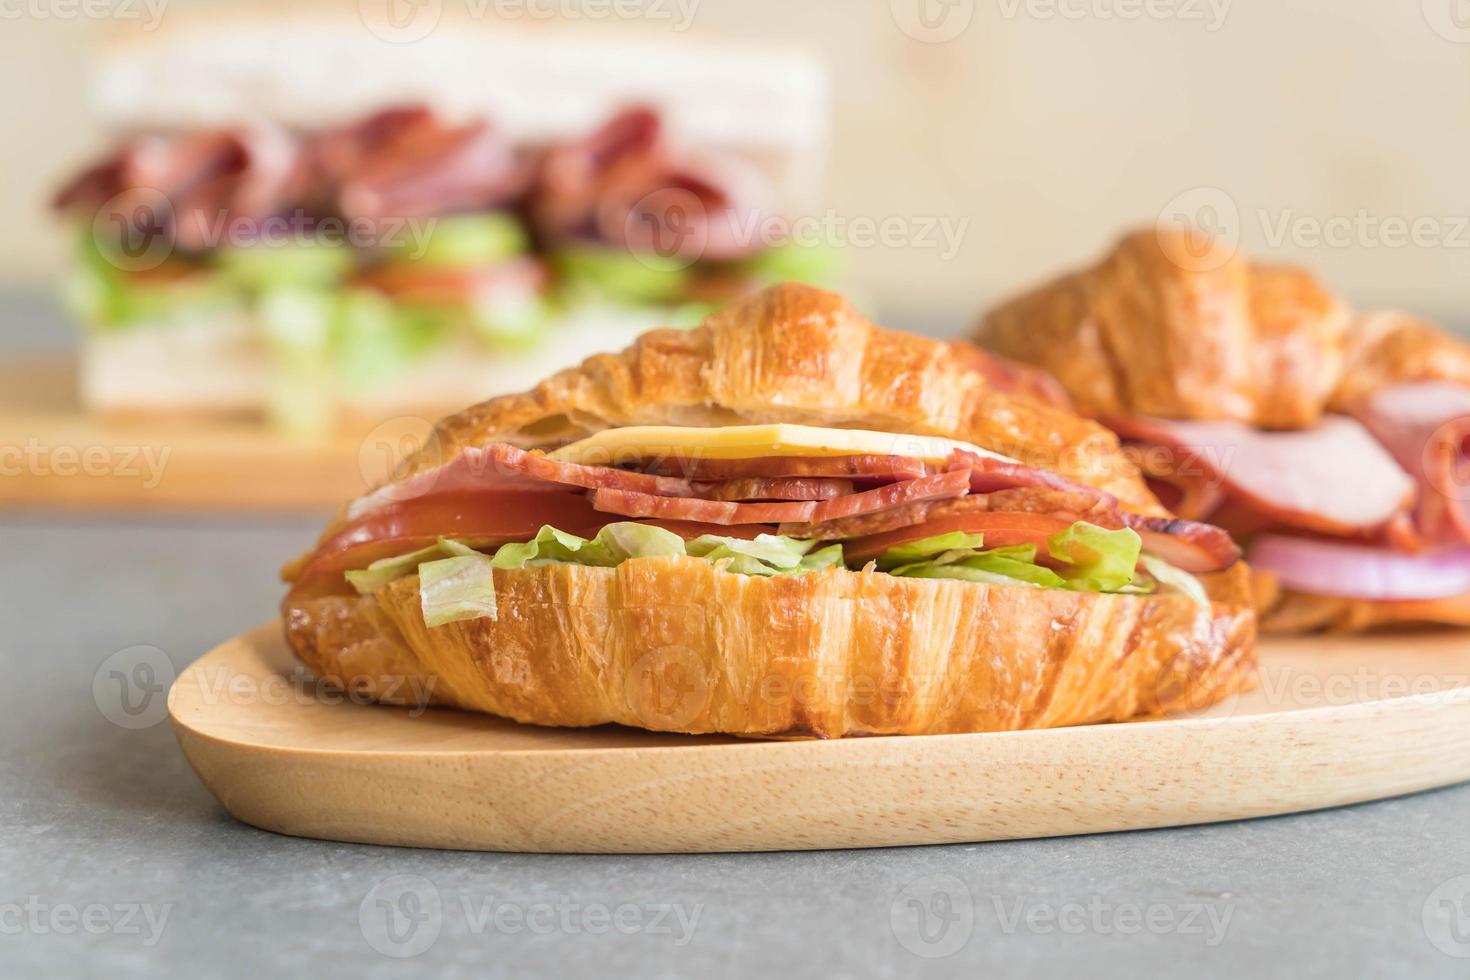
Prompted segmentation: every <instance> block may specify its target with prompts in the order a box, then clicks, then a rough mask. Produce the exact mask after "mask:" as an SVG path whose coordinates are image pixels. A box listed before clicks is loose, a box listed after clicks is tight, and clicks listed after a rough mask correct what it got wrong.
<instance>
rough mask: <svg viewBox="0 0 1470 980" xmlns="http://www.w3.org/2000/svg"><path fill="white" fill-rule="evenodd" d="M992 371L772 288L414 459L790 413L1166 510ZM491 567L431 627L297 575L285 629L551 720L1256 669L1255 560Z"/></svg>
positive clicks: (963, 696)
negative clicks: (981, 568) (919, 567)
mask: <svg viewBox="0 0 1470 980" xmlns="http://www.w3.org/2000/svg"><path fill="white" fill-rule="evenodd" d="M982 361H983V358H982V357H980V355H978V354H977V353H976V352H974V351H973V350H969V349H962V348H954V347H951V345H948V344H945V343H941V342H938V341H932V340H926V339H923V338H919V337H913V336H909V335H905V334H900V333H895V332H891V331H886V330H882V329H880V328H878V327H875V326H874V325H873V324H872V323H870V322H869V321H867V320H866V319H864V318H863V317H862V316H860V315H859V314H858V313H856V312H855V311H854V310H853V309H852V308H851V307H850V306H849V305H848V304H847V303H846V302H845V301H843V300H842V299H841V298H840V297H838V296H835V295H833V294H831V293H827V292H823V291H821V290H817V289H812V288H808V287H802V286H794V285H793V286H784V287H778V288H776V289H772V290H769V291H767V292H765V293H763V294H761V295H759V296H758V297H756V298H754V299H752V300H750V301H748V302H746V303H743V304H741V305H739V306H736V307H734V308H732V309H730V310H729V311H727V312H725V313H723V314H720V315H718V316H715V317H711V318H710V319H709V320H707V321H706V322H705V324H704V325H703V326H701V327H700V328H698V329H696V330H692V331H674V330H659V331H654V332H652V333H649V334H647V335H645V336H644V337H643V338H641V339H640V340H639V341H638V343H637V344H636V345H634V346H633V347H632V348H630V349H628V350H626V351H623V352H622V353H619V354H607V355H599V356H596V357H592V358H590V359H588V360H587V361H586V362H585V363H584V364H583V365H582V366H581V367H579V368H576V369H574V370H570V371H564V372H562V373H560V374H558V375H556V376H554V377H552V378H551V379H549V380H547V381H546V382H544V383H542V384H541V385H539V386H537V387H536V388H535V389H533V390H532V391H530V392H528V393H526V394H523V395H514V396H510V397H505V398H497V399H494V400H491V401H488V402H485V403H483V404H480V405H477V406H475V407H473V408H471V409H468V410H467V411H465V412H462V413H460V414H458V415H455V416H453V417H451V418H449V419H446V420H445V421H444V422H442V423H441V424H440V426H439V427H438V430H437V431H438V443H439V445H438V446H436V447H433V450H432V451H429V452H425V453H424V454H423V455H422V456H420V457H419V458H417V459H415V460H413V461H411V465H410V467H409V468H410V469H414V470H417V469H423V468H426V467H430V466H433V465H437V464H439V463H441V462H444V461H445V460H447V459H449V458H451V457H452V456H454V455H455V454H457V453H459V452H460V451H461V450H463V449H464V448H465V447H469V446H479V445H486V444H489V443H492V442H496V441H505V442H511V443H514V444H516V445H518V446H521V447H526V448H551V447H555V446H559V445H562V444H565V443H567V442H570V441H572V440H575V439H578V438H581V437H583V436H585V435H587V434H589V433H592V432H595V431H598V430H600V429H603V428H607V427H610V426H624V425H648V424H680V425H706V426H709V425H721V424H730V423H741V422H777V421H789V422H800V423H808V424H817V425H824V426H850V427H862V428H871V429H879V430H887V431H899V432H915V433H924V434H933V435H942V436H947V437H953V438H960V439H965V440H969V441H972V442H977V443H979V444H981V445H982V446H985V447H987V448H991V449H994V450H997V451H1000V452H1004V453H1006V454H1008V455H1012V456H1016V457H1018V458H1020V459H1022V460H1025V461H1027V462H1030V463H1033V464H1036V465H1041V466H1044V467H1046V468H1048V469H1053V470H1057V471H1060V472H1062V473H1063V474H1065V475H1068V476H1070V477H1072V478H1074V479H1077V480H1079V481H1082V482H1087V483H1091V484H1093V485H1095V486H1098V487H1101V488H1104V489H1107V490H1109V491H1111V492H1112V493H1114V494H1115V495H1117V496H1118V497H1119V498H1120V499H1121V500H1122V501H1124V503H1125V505H1126V506H1127V507H1128V509H1130V510H1135V511H1138V512H1142V513H1160V512H1161V508H1159V506H1158V504H1157V502H1156V501H1155V499H1154V498H1153V497H1152V495H1151V494H1150V493H1149V492H1148V490H1147V489H1146V488H1145V486H1144V484H1143V483H1142V480H1141V478H1140V477H1139V476H1138V473H1137V471H1136V470H1135V469H1134V468H1133V467H1132V465H1131V464H1130V463H1128V462H1127V461H1126V459H1125V457H1123V456H1122V455H1121V453H1120V451H1119V448H1118V442H1117V440H1116V438H1115V437H1114V436H1113V435H1112V434H1111V433H1109V432H1108V431H1106V430H1105V429H1103V428H1101V427H1099V426H1097V425H1096V424H1095V423H1092V422H1089V421H1084V420H1082V419H1079V418H1078V417H1076V416H1075V415H1073V414H1071V413H1070V412H1068V411H1066V410H1064V409H1061V408H1058V407H1056V406H1055V405H1053V404H1051V403H1049V402H1048V401H1047V400H1046V399H1045V398H1043V397H1039V396H1037V397H1033V396H1032V395H1028V394H1025V393H1024V392H1026V391H1028V390H1030V389H1031V385H1030V383H1029V382H1026V383H1023V384H1022V385H1021V386H1020V387H1019V388H1015V387H1012V386H1010V385H1009V381H1014V380H1015V379H1014V378H1007V377H1006V376H1005V372H1004V371H1001V372H998V373H997V372H990V373H987V371H986V370H983V369H982V365H981V362H982ZM997 379H998V380H997ZM1023 381H1024V379H1023ZM1002 389H1005V390H1002ZM1007 391H1013V392H1016V393H1011V394H1008V393H1007ZM494 574H495V581H496V591H497V594H498V597H499V598H498V607H499V611H498V617H497V618H496V619H494V620H491V619H478V620H472V621H468V622H462V623H451V624H449V625H446V626H441V627H436V628H433V629H430V628H428V627H426V626H425V625H424V622H423V617H422V614H421V610H420V604H419V596H418V580H417V578H416V577H410V578H406V579H402V580H400V581H398V582H395V583H393V584H392V585H389V586H386V587H384V588H382V589H380V590H379V591H377V592H376V593H375V594H373V595H369V596H358V595H355V594H349V590H347V589H346V588H345V583H344V587H343V588H341V589H340V590H339V591H338V592H337V594H329V595H322V594H320V590H317V589H313V590H300V591H293V593H292V594H290V595H288V596H287V597H286V600H285V602H284V603H283V606H282V612H283V615H284V618H285V623H286V629H287V634H288V637H289V639H290V641H291V643H292V645H293V646H294V647H295V649H296V650H297V652H298V653H299V654H300V655H301V657H302V658H303V659H304V660H305V661H306V662H307V663H308V664H309V665H310V666H311V667H312V668H313V669H314V670H316V671H317V672H318V673H319V674H321V675H323V676H326V677H330V678H336V679H338V680H339V681H340V682H342V683H346V684H351V685H354V686H356V687H360V688H366V689H367V690H369V691H376V692H378V693H380V694H385V695H386V694H388V693H391V692H393V691H402V690H424V689H426V688H427V689H430V690H432V695H433V700H434V702H435V703H438V704H444V705H450V706H456V707H461V708H467V709H471V710H477V711H486V712H491V713H494V714H498V715H503V716H505V717H509V718H513V719H517V720H519V721H523V722H530V723H536V724H543V725H596V724H603V723H607V722H619V723H622V724H628V725H636V726H640V727H644V728H650V729H656V730H665V731H681V732H727V733H733V734H742V735H777V734H780V735H816V736H840V735H847V734H856V733H907V734H917V733H924V732H964V731H996V730H1005V729H1015V728H1035V727H1043V726H1055V725H1068V724H1079V723H1084V722H1092V721H1106V720H1117V719H1123V718H1128V717H1132V716H1134V715H1137V714H1140V713H1146V712H1152V711H1158V710H1169V709H1172V708H1175V707H1183V706H1191V705H1199V704H1207V703H1210V702H1212V701H1215V700H1218V699H1219V698H1221V697H1223V696H1225V695H1226V694H1228V693H1230V692H1232V691H1234V690H1237V689H1240V688H1242V687H1245V686H1249V685H1251V684H1252V683H1253V679H1254V663H1255V661H1254V631H1255V621H1254V614H1253V612H1252V611H1251V609H1250V601H1249V589H1248V586H1247V585H1246V582H1245V571H1244V568H1243V566H1237V567H1236V568H1235V569H1231V570H1230V571H1228V572H1224V573H1220V574H1218V575H1216V576H1211V577H1210V578H1211V581H1210V583H1209V587H1210V588H1211V590H1212V595H1214V596H1215V598H1216V600H1217V601H1216V602H1215V604H1214V605H1213V607H1212V608H1204V607H1201V606H1199V605H1197V604H1195V603H1193V602H1192V601H1190V600H1189V599H1187V598H1184V597H1182V596H1179V595H1162V596H1124V595H1098V594H1087V593H1076V592H1067V591H1060V590H1056V591H1053V590H1041V589H1025V588H1016V587H1007V588H997V587H991V586H984V585H976V584H974V583H970V582H960V581H953V580H921V579H907V578H898V577H895V576H890V575H886V574H882V573H877V572H852V571H848V570H846V569H833V570H828V571H824V572H820V573H808V574H805V575H799V576H777V577H772V578H762V577H750V576H743V575H738V574H734V573H730V572H727V571H724V570H723V569H720V568H717V567H715V566H712V565H711V564H709V563H708V562H705V561H703V560H697V559H692V558H690V559H686V558H658V559H653V558H649V559H635V560H632V561H628V562H625V563H623V564H622V565H619V566H618V567H616V568H612V569H608V568H593V567H582V566H574V565H548V566H542V567H536V568H526V569H516V570H496V571H495V573H494ZM404 680H411V681H413V682H414V683H413V684H407V685H405V684H404V683H402V682H403V681H404ZM388 688H391V691H388V690H387V689H388Z"/></svg>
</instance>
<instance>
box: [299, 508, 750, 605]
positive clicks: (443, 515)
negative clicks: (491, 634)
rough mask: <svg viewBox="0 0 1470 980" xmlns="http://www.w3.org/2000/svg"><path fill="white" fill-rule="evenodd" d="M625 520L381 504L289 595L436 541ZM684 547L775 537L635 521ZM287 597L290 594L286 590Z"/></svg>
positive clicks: (556, 511)
mask: <svg viewBox="0 0 1470 980" xmlns="http://www.w3.org/2000/svg"><path fill="white" fill-rule="evenodd" d="M620 520H624V518H622V517H619V516H618V515H617V514H606V513H603V512H602V511H598V510H594V509H593V508H592V502H591V501H590V500H588V499H587V497H586V496H585V495H584V494H582V493H547V492H545V491H525V490H505V491H494V490H488V491H479V492H476V493H448V494H439V495H436V496H430V497H416V498H414V499H412V500H403V501H397V502H394V503H390V504H386V505H384V506H382V507H379V508H377V509H375V510H372V511H370V512H369V513H367V514H364V515H363V516H362V517H360V518H358V519H357V520H355V521H352V522H351V523H349V524H347V525H346V526H345V527H343V528H342V529H341V530H340V531H338V532H337V533H336V534H334V535H332V536H331V537H330V538H328V539H327V540H325V541H323V542H322V543H321V544H320V545H318V546H317V548H316V550H315V551H314V552H313V553H312V554H311V556H310V557H309V558H308V559H307V561H306V562H305V564H304V565H303V566H302V569H301V571H300V573H299V574H297V575H296V576H295V580H294V586H295V589H300V588H302V587H303V586H307V585H309V584H320V583H322V582H323V581H330V580H333V579H335V580H337V581H341V576H342V573H343V572H346V571H350V570H351V569H354V568H366V567H367V566H368V565H370V564H372V563H373V562H375V561H377V560H378V559H380V558H390V557H392V556H394V555H403V554H407V553H408V552H410V551H417V550H418V549H420V548H427V547H428V546H429V545H431V544H433V543H434V542H435V541H437V540H438V539H439V538H440V537H446V538H463V539H466V540H471V541H474V542H475V543H476V544H477V545H483V546H487V547H493V546H498V545H502V544H507V543H509V542H512V541H529V540H530V539H531V538H533V537H535V536H536V532H537V531H539V530H540V529H541V527H542V525H544V524H550V525H551V526H552V527H554V528H556V529H557V530H559V531H566V532H567V533H569V534H575V535H577V536H579V537H584V538H590V537H594V536H595V535H596V534H597V532H598V531H600V530H601V529H602V528H603V527H604V526H606V525H608V524H612V523H614V522H617V521H620ZM638 523H640V524H651V525H654V526H656V527H662V528H664V529H666V530H669V531H673V532H674V533H675V534H677V535H679V536H680V537H683V538H685V539H689V538H697V537H699V535H701V534H719V535H724V536H725V537H737V538H753V537H755V536H756V535H757V534H761V533H774V532H775V528H773V527H769V526H766V525H747V526H743V527H723V526H720V525H716V524H702V523H698V522H695V521H651V520H645V521H639V522H638ZM293 591H294V590H293Z"/></svg>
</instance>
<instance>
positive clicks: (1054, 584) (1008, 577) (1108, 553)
mask: <svg viewBox="0 0 1470 980" xmlns="http://www.w3.org/2000/svg"><path fill="white" fill-rule="evenodd" d="M982 544H984V536H983V535H980V534H967V533H965V532H963V531H952V532H950V533H948V534H939V535H935V536H934V537H930V538H924V539H922V540H919V541H911V542H909V543H908V544H904V545H899V546H898V547H896V548H890V549H888V550H887V551H885V552H884V553H883V554H882V555H880V556H879V557H878V559H877V566H878V568H879V569H880V570H881V571H886V572H888V573H890V574H892V575H899V576H907V577H911V578H957V579H964V580H965V581H967V582H986V583H990V584H993V585H1027V586H1034V587H1039V588H1045V589H1074V590H1077V591H1080V592H1122V591H1135V592H1149V591H1152V582H1151V581H1149V580H1146V579H1147V577H1146V576H1138V577H1135V569H1136V568H1137V565H1138V561H1139V550H1140V548H1141V547H1142V540H1141V539H1140V538H1139V537H1138V535H1137V533H1135V532H1134V531H1131V530H1127V529H1124V530H1121V531H1109V530H1107V529H1105V528H1101V527H1098V526H1097V525H1095V524H1089V523H1087V522H1086V521H1078V522H1077V523H1075V524H1073V525H1072V526H1071V527H1069V528H1067V530H1065V531H1063V532H1061V533H1059V534H1054V535H1052V536H1051V537H1050V538H1049V539H1048V540H1047V550H1048V553H1049V554H1050V556H1051V557H1052V558H1053V559H1055V560H1056V561H1057V562H1060V563H1062V567H1061V568H1060V569H1053V568H1049V567H1047V566H1046V565H1040V564H1037V562H1036V546H1035V545H1030V544H1023V545H1009V546H1007V547H1004V548H992V549H991V550H989V551H982V550H980V546H981V545H982ZM1176 571H1177V570H1176Z"/></svg>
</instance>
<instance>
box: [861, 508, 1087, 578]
mask: <svg viewBox="0 0 1470 980" xmlns="http://www.w3.org/2000/svg"><path fill="white" fill-rule="evenodd" d="M1075 520H1076V518H1074V517H1059V516H1057V515H1054V514H1031V513H1024V512H1015V513H992V512H990V511H972V512H969V513H959V514H951V515H948V516H946V517H936V518H934V519H933V520H930V521H925V522H924V523H922V524H913V525H910V526H909V527H901V528H897V529H895V530H892V531H884V532H883V533H881V534H870V535H868V536H867V537H863V538H853V539H851V540H849V541H844V542H843V544H842V553H843V555H844V557H845V558H846V559H847V562H848V564H850V565H858V564H861V563H863V562H866V561H868V560H870V559H873V558H877V557H878V556H879V555H881V554H883V552H885V551H887V550H888V549H889V548H895V547H897V546H898V545H901V544H908V543H909V542H910V541H919V540H921V539H923V538H931V537H934V536H935V535H938V534H949V533H950V532H952V531H964V532H967V533H970V534H983V535H985V547H986V548H1004V547H1008V546H1010V545H1016V544H1034V545H1036V546H1037V548H1038V549H1039V551H1040V552H1041V553H1042V554H1045V553H1046V539H1047V538H1049V537H1051V536H1052V535H1053V534H1056V533H1058V532H1060V531H1065V530H1066V529H1067V528H1069V527H1071V526H1072V523H1073V522H1074V521H1075Z"/></svg>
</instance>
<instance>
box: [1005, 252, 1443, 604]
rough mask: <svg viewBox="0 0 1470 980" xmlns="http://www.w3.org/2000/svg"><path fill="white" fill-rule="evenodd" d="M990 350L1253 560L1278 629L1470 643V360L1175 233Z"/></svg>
mask: <svg viewBox="0 0 1470 980" xmlns="http://www.w3.org/2000/svg"><path fill="white" fill-rule="evenodd" d="M977 339H978V341H979V343H980V344H981V345H983V346H984V347H987V348H989V349H991V350H992V351H995V352H997V353H1000V354H1003V355H1006V356H1008V357H1011V358H1016V359H1018V360H1020V361H1022V362H1026V363H1029V364H1031V365H1034V366H1037V367H1041V368H1044V369H1046V370H1047V371H1049V372H1051V373H1052V374H1053V375H1055V376H1056V378H1057V379H1058V380H1059V381H1060V382H1061V386H1062V387H1063V388H1064V389H1065V390H1066V392H1067V395H1068V396H1069V397H1070V401H1071V404H1072V405H1074V406H1075V407H1076V408H1077V409H1078V410H1079V411H1080V412H1082V413H1083V414H1085V415H1088V416H1091V417H1092V418H1095V419H1099V420H1101V421H1103V422H1104V423H1105V424H1106V425H1108V426H1109V427H1110V428H1111V429H1113V430H1114V431H1115V432H1117V433H1118V434H1119V435H1120V436H1122V437H1124V439H1125V442H1126V446H1125V449H1126V451H1127V452H1128V454H1129V456H1130V458H1132V459H1133V460H1134V461H1135V462H1136V463H1138V465H1139V466H1140V468H1141V469H1142V470H1143V472H1144V473H1145V474H1146V476H1147V477H1148V481H1149V483H1150V485H1151V487H1152V488H1153V489H1154V490H1155V491H1156V492H1157V493H1158V494H1159V496H1160V497H1161V498H1162V499H1163V500H1164V501H1165V502H1166V503H1167V504H1169V506H1171V507H1172V508H1173V509H1174V510H1175V511H1176V512H1177V513H1178V514H1179V515H1180V516H1181V517H1185V518H1189V519H1191V520H1201V521H1204V520H1208V521H1210V522H1212V523H1214V524H1217V525H1219V526H1222V527H1224V528H1225V529H1227V530H1228V531H1230V532H1231V533H1232V534H1233V535H1235V536H1236V537H1237V538H1238V539H1240V540H1243V541H1246V542H1247V545H1248V556H1249V558H1250V561H1251V566H1252V568H1253V569H1254V571H1255V573H1256V576H1255V578H1256V589H1257V592H1258V601H1259V603H1260V605H1261V607H1262V612H1263V619H1262V626H1263V628H1264V629H1267V630H1274V631H1305V630H1318V629H1333V630H1356V629H1364V628H1368V627H1373V626H1380V625H1386V624H1403V623H1437V624H1453V625H1461V626H1470V480H1467V477H1470V458H1467V452H1470V345H1467V344H1465V343H1463V342H1461V341H1459V340H1456V339H1454V338H1453V337H1451V336H1449V335H1448V334H1446V333H1444V332H1442V331H1440V330H1438V329H1436V328H1435V327H1433V326H1431V325H1429V324H1426V323H1423V322H1420V321H1417V320H1415V319H1414V318H1412V317H1409V316H1407V315H1405V314H1401V313H1392V312H1380V313H1373V314H1367V315H1354V314H1353V313H1351V312H1350V311H1349V309H1348V307H1347V306H1346V305H1345V304H1344V303H1343V302H1341V301H1340V300H1338V299H1337V298H1336V297H1334V296H1333V295H1331V294H1330V293H1329V292H1328V291H1327V290H1326V289H1324V288H1323V286H1322V285H1321V284H1320V283H1318V281H1317V280H1316V279H1315V278H1314V277H1313V276H1312V275H1311V274H1310V273H1308V272H1306V271H1304V270H1302V269H1297V268H1289V267H1283V266H1269V265H1259V264H1255V263H1252V262H1249V261H1247V260H1246V259H1244V258H1241V257H1240V256H1238V255H1236V254H1235V253H1234V251H1233V250H1232V249H1228V248H1226V247H1225V246H1224V245H1223V244H1221V243H1218V242H1216V241H1213V240H1211V239H1210V238H1208V237H1207V236H1203V235H1201V234H1199V233H1198V232H1195V231H1192V230H1188V229H1171V228H1159V229H1157V230H1153V229H1150V230H1146V231H1140V232H1135V233H1133V234H1130V235H1128V236H1127V237H1125V238H1124V239H1123V240H1122V241H1121V242H1119V243H1118V245H1117V246H1116V247H1115V248H1114V249H1113V251H1112V252H1111V253H1110V254H1108V255H1107V256H1106V257H1105V258H1104V259H1103V260H1102V261H1101V262H1099V263H1098V264H1097V265H1095V266H1093V267H1092V268H1089V269H1085V270H1082V271H1080V272H1073V273H1070V274H1068V275H1064V276H1062V277H1061V278H1059V279H1057V280H1055V281H1054V282H1051V283H1048V284H1046V285H1044V286H1042V287H1040V288H1039V289H1036V290H1034V291H1032V292H1029V293H1027V294H1025V295H1023V296H1020V297H1019V298H1016V299H1014V300H1012V301H1010V302H1007V303H1005V304H1003V305H1001V306H1000V307H999V308H997V309H995V310H993V311H992V312H990V313H989V314H988V315H987V316H985V317H984V318H983V320H982V322H981V324H980V326H979V328H978V334H977Z"/></svg>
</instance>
